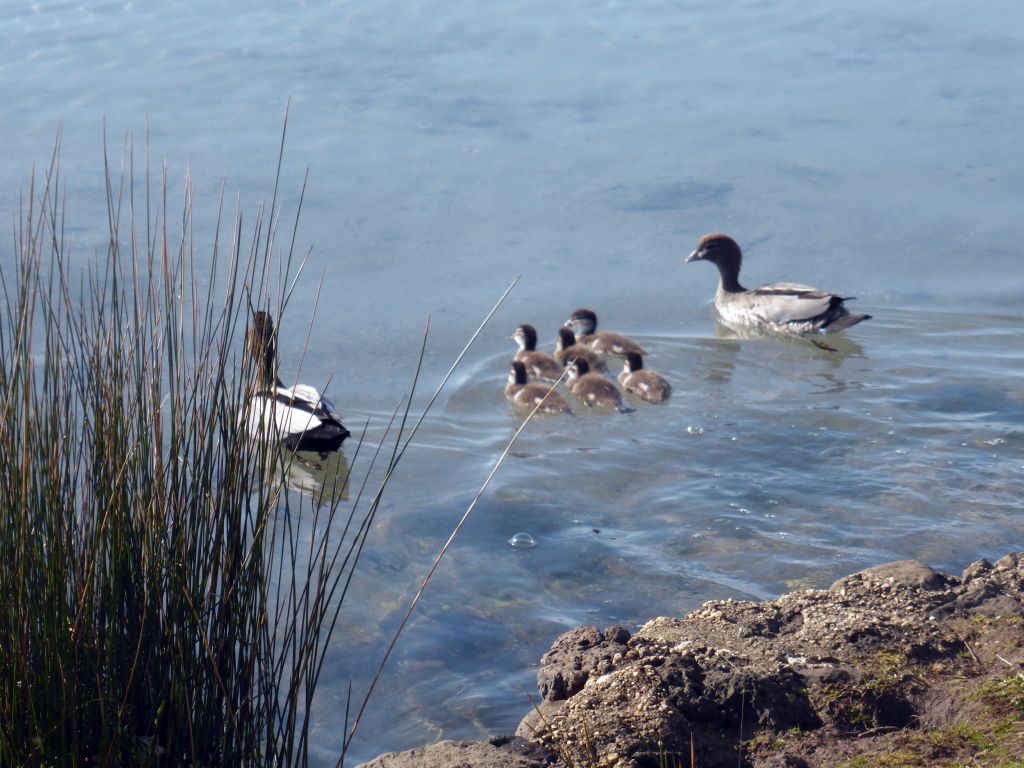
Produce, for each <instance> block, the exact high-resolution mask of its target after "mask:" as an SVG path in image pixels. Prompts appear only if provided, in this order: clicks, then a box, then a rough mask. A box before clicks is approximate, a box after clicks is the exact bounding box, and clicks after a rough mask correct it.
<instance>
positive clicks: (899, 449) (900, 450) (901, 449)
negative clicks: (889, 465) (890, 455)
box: [896, 448, 907, 456]
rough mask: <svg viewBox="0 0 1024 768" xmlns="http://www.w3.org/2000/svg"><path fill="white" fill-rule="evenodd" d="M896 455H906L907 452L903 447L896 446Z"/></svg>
mask: <svg viewBox="0 0 1024 768" xmlns="http://www.w3.org/2000/svg"><path fill="white" fill-rule="evenodd" d="M896 455H897V456H906V455H907V452H906V450H904V449H903V448H897V449H896Z"/></svg>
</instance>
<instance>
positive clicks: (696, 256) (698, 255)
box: [683, 249, 704, 264]
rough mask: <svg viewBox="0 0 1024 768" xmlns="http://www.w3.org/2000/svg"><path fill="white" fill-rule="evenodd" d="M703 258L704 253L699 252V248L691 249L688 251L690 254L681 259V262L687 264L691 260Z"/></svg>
mask: <svg viewBox="0 0 1024 768" xmlns="http://www.w3.org/2000/svg"><path fill="white" fill-rule="evenodd" d="M703 258H704V254H703V253H701V252H700V250H699V249H698V250H695V251H692V252H691V253H690V255H689V256H687V257H686V259H685V260H684V261H683V264H689V263H690V262H691V261H700V260H701V259H703Z"/></svg>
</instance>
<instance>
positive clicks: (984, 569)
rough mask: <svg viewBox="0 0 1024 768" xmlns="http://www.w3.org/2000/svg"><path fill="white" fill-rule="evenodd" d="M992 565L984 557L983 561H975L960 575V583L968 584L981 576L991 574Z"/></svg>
mask: <svg viewBox="0 0 1024 768" xmlns="http://www.w3.org/2000/svg"><path fill="white" fill-rule="evenodd" d="M991 570H992V563H990V562H989V561H988V560H986V559H985V558H984V557H983V558H981V560H975V561H974V562H973V563H971V564H970V565H968V566H967V567H966V568H964V572H963V573H962V574H960V581H962V582H963V583H964V584H966V583H968V582H969V581H971V580H972V579H975V578H977V577H979V576H984V575H985V574H986V573H989V572H991Z"/></svg>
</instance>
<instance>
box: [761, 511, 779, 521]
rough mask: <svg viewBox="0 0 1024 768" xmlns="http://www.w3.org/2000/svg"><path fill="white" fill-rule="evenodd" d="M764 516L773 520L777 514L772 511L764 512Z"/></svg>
mask: <svg viewBox="0 0 1024 768" xmlns="http://www.w3.org/2000/svg"><path fill="white" fill-rule="evenodd" d="M764 516H765V517H766V518H767V519H769V520H774V519H775V518H776V517H778V515H776V514H775V513H774V512H765V513H764Z"/></svg>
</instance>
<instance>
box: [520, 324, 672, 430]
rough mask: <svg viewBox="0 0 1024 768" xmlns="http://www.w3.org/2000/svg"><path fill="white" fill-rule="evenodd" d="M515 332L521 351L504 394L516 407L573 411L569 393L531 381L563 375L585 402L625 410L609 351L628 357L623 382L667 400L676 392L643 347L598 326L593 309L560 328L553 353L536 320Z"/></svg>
mask: <svg viewBox="0 0 1024 768" xmlns="http://www.w3.org/2000/svg"><path fill="white" fill-rule="evenodd" d="M512 338H513V340H514V341H515V342H516V344H517V345H518V346H519V351H518V352H516V355H515V357H514V358H513V360H512V369H511V370H510V371H509V375H508V384H507V385H506V386H505V398H506V399H507V400H508V401H509V402H510V403H511V404H512V405H513V406H515V407H516V408H521V409H524V410H525V409H529V410H532V409H533V408H535V407H537V406H538V405H539V410H540V411H542V412H545V413H571V410H570V408H569V404H568V402H566V399H565V397H563V396H562V394H561V393H560V392H558V390H557V389H553V388H552V385H551V384H542V383H540V382H539V381H530V379H531V378H533V379H539V380H541V381H546V382H556V381H559V380H560V379H562V378H563V375H564V376H566V377H567V378H566V386H567V387H568V389H569V392H571V393H572V395H573V396H574V397H575V398H576V400H577V401H579V403H580V404H581V405H583V406H586V407H588V408H614V409H615V410H622V409H623V405H622V394H621V392H620V391H619V388H618V387H617V386H615V383H614V382H613V381H612V380H611V379H609V378H608V377H606V376H605V375H604V373H605V372H606V371H607V370H608V366H607V363H606V362H605V358H607V357H616V358H622V359H623V367H622V371H621V372H620V373H619V375H618V380H619V384H621V385H622V388H623V389H625V390H626V391H627V392H630V393H632V394H634V395H636V396H637V397H639V398H640V399H641V400H646V401H647V402H649V403H663V402H665V401H666V400H667V399H668V398H669V396H670V395H671V393H672V387H671V386H670V385H669V383H668V381H666V380H665V377H664V376H662V375H661V374H658V373H655V372H654V371H649V370H647V369H645V368H644V362H643V356H644V354H646V353H645V352H644V349H643V347H641V346H640V345H639V344H637V343H636V342H635V341H633V339H631V338H629V337H628V336H623V335H622V334H619V333H608V332H605V331H598V330H597V315H596V314H595V313H594V312H593V311H592V310H589V309H583V308H581V309H577V310H576V311H575V312H573V313H572V316H571V317H570V318H569V319H568V320H566V321H565V324H564V325H563V326H562V327H561V328H559V329H558V339H557V340H556V341H555V354H554V355H549V354H547V353H546V352H540V351H538V349H537V330H536V329H535V328H534V327H533V326H532V325H520V326H519V327H518V328H516V332H515V333H514V334H513V335H512Z"/></svg>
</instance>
